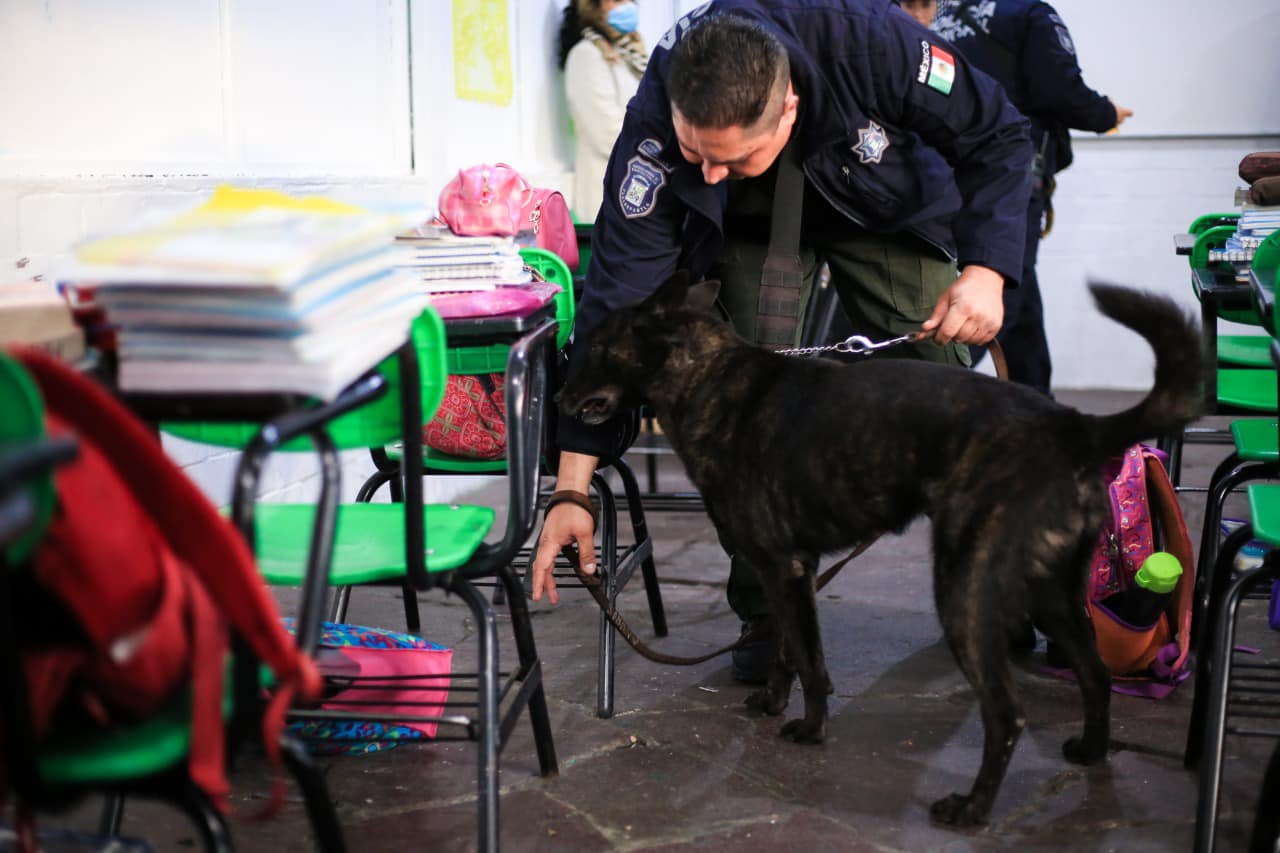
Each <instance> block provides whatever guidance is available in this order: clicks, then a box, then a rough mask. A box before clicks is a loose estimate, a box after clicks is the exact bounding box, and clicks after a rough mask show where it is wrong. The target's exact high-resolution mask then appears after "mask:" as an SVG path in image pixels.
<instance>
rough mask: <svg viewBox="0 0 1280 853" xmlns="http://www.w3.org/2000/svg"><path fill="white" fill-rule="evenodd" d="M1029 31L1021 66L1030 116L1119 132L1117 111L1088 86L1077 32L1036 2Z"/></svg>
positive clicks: (1081, 127) (1046, 4)
mask: <svg viewBox="0 0 1280 853" xmlns="http://www.w3.org/2000/svg"><path fill="white" fill-rule="evenodd" d="M1026 27H1027V30H1026V36H1025V38H1024V39H1023V42H1022V45H1023V48H1022V51H1021V53H1020V57H1019V64H1020V65H1021V73H1022V79H1023V81H1024V82H1025V86H1026V98H1027V104H1026V107H1027V112H1028V113H1030V114H1031V115H1044V116H1047V117H1049V118H1052V119H1054V120H1056V121H1058V122H1061V123H1062V124H1065V125H1066V126H1067V127H1074V128H1076V129H1077V130H1092V131H1094V132H1096V133H1105V132H1106V131H1108V130H1110V129H1111V128H1113V127H1115V126H1116V109H1115V106H1114V105H1113V104H1112V103H1111V101H1110V100H1109V99H1108V98H1107V97H1106V96H1104V95H1100V94H1098V93H1097V92H1095V91H1094V90H1093V89H1090V88H1089V87H1088V86H1087V85H1085V82H1084V77H1083V76H1082V75H1081V72H1080V63H1079V60H1078V59H1077V58H1076V50H1075V44H1074V42H1072V40H1071V33H1070V32H1068V30H1067V27H1066V24H1064V23H1063V22H1062V18H1061V17H1059V15H1058V13H1057V12H1056V11H1054V9H1053V7H1052V6H1050V5H1049V4H1048V3H1036V4H1035V5H1034V6H1033V7H1032V8H1031V9H1030V10H1029V11H1028V13H1027V18H1026Z"/></svg>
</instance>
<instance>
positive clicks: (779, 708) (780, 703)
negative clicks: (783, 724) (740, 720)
mask: <svg viewBox="0 0 1280 853" xmlns="http://www.w3.org/2000/svg"><path fill="white" fill-rule="evenodd" d="M788 698H789V697H788V694H787V692H783V691H781V690H777V689H775V688H773V687H761V688H760V689H759V690H755V691H752V693H751V694H750V695H749V696H747V702H746V705H747V710H749V711H758V712H759V713H761V714H768V715H769V716H770V717H776V716H778V715H779V714H781V713H782V712H783V711H785V710H786V709H787V699H788Z"/></svg>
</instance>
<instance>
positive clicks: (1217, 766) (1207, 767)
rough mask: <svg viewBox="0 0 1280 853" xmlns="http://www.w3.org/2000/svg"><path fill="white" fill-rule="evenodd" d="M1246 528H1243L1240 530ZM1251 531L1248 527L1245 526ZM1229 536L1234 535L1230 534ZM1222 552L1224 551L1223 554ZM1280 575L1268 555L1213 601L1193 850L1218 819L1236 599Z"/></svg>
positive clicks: (1279, 562) (1200, 852)
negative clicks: (1207, 683)
mask: <svg viewBox="0 0 1280 853" xmlns="http://www.w3.org/2000/svg"><path fill="white" fill-rule="evenodd" d="M1241 529H1246V528H1241ZM1247 529H1249V530H1250V531H1252V527H1248V528H1247ZM1232 535H1233V536H1234V535H1235V534H1232ZM1224 553H1225V551H1224ZM1278 573H1280V559H1278V558H1276V557H1273V556H1271V555H1268V557H1267V559H1266V560H1265V561H1264V562H1263V564H1262V566H1261V567H1259V568H1257V569H1254V570H1253V571H1250V572H1245V573H1243V574H1241V575H1240V576H1239V577H1237V578H1236V579H1235V580H1234V581H1232V583H1231V585H1230V586H1229V587H1228V588H1227V591H1226V594H1225V595H1224V596H1222V597H1221V598H1219V599H1216V600H1214V602H1213V608H1214V610H1216V611H1217V614H1218V615H1217V618H1216V619H1215V620H1214V625H1213V634H1212V643H1213V646H1212V648H1211V651H1210V654H1211V655H1212V656H1213V658H1214V661H1213V667H1212V672H1211V676H1212V682H1211V683H1210V685H1209V696H1208V702H1207V707H1206V718H1207V719H1206V725H1205V727H1204V745H1203V747H1202V748H1201V749H1202V751H1203V755H1202V756H1201V760H1200V790H1199V795H1198V798H1197V803H1196V833H1195V848H1194V849H1195V850H1196V851H1197V853H1207V852H1208V851H1210V850H1212V849H1213V835H1214V830H1215V829H1216V828H1217V820H1218V794H1219V792H1220V791H1221V788H1222V747H1223V742H1224V741H1225V739H1226V733H1227V692H1228V687H1229V686H1230V682H1231V650H1232V648H1233V647H1234V645H1235V636H1236V616H1237V614H1238V610H1239V607H1240V600H1241V599H1242V598H1244V594H1245V592H1247V591H1248V589H1249V588H1250V587H1251V586H1253V585H1254V584H1256V583H1259V582H1261V581H1263V580H1269V579H1272V578H1274V577H1275V576H1276V575H1277V574H1278Z"/></svg>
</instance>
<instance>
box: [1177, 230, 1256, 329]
mask: <svg viewBox="0 0 1280 853" xmlns="http://www.w3.org/2000/svg"><path fill="white" fill-rule="evenodd" d="M1212 215H1216V214H1211V216H1212ZM1201 219H1205V217H1201V218H1200V219H1197V220H1196V223H1199V222H1200V221H1201ZM1208 221H1209V220H1205V222H1206V223H1207V222H1208ZM1196 223H1192V226H1193V227H1194V226H1195V225H1196ZM1235 233H1236V226H1235V225H1212V226H1210V227H1206V228H1203V229H1202V230H1201V231H1200V232H1199V233H1198V234H1197V235H1196V242H1195V245H1194V246H1192V248H1191V255H1190V257H1188V259H1187V262H1188V263H1189V264H1190V266H1191V269H1192V270H1206V269H1209V268H1210V267H1211V266H1213V265H1212V264H1211V263H1210V262H1209V252H1210V251H1212V250H1214V249H1221V248H1222V247H1223V246H1224V245H1225V244H1226V242H1227V239H1228V238H1229V237H1231V236H1232V235H1233V234H1235ZM1191 285H1192V287H1193V288H1194V289H1195V292H1196V299H1199V298H1200V287H1199V280H1198V279H1197V278H1196V276H1194V275H1193V276H1192V277H1191ZM1218 316H1219V317H1220V318H1222V319H1223V320H1228V321H1230V322H1232V323H1243V324H1245V325H1248V326H1260V325H1262V319H1261V318H1260V317H1258V314H1257V312H1256V311H1254V310H1253V309H1252V308H1242V309H1222V308H1219V309H1218Z"/></svg>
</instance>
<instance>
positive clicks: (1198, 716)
mask: <svg viewBox="0 0 1280 853" xmlns="http://www.w3.org/2000/svg"><path fill="white" fill-rule="evenodd" d="M1252 536H1253V525H1251V524H1245V525H1242V526H1241V527H1239V528H1237V529H1236V530H1234V531H1232V533H1231V535H1230V536H1228V537H1227V538H1226V540H1225V541H1224V542H1223V543H1222V548H1221V550H1220V551H1219V552H1218V562H1217V565H1215V566H1214V567H1213V569H1212V571H1210V572H1207V573H1206V574H1209V575H1210V578H1211V580H1210V582H1209V587H1208V599H1207V600H1208V601H1209V602H1210V605H1209V606H1207V607H1206V608H1205V611H1204V613H1203V614H1202V616H1203V620H1204V622H1205V624H1204V626H1203V628H1202V629H1201V630H1202V633H1201V637H1203V638H1206V639H1205V645H1206V648H1205V649H1203V650H1202V652H1201V653H1200V654H1198V655H1196V678H1195V692H1194V694H1193V698H1192V701H1191V719H1190V721H1189V722H1188V724H1187V746H1186V750H1185V751H1184V752H1183V755H1182V765H1183V766H1184V767H1186V768H1187V769H1188V770H1194V769H1195V768H1196V767H1197V766H1198V765H1199V763H1200V756H1201V749H1202V748H1203V746H1204V740H1203V733H1204V725H1205V717H1206V715H1207V714H1208V708H1209V698H1210V697H1209V687H1210V684H1211V683H1212V679H1213V671H1214V669H1215V666H1216V664H1215V661H1214V659H1213V649H1212V646H1211V645H1210V644H1212V642H1213V637H1214V633H1215V629H1216V624H1217V622H1218V619H1219V616H1220V613H1221V609H1220V607H1219V604H1218V602H1221V601H1222V598H1223V596H1224V595H1225V594H1226V590H1227V586H1228V585H1229V584H1230V583H1231V575H1232V569H1233V566H1234V564H1235V559H1236V554H1238V553H1240V549H1241V548H1243V547H1244V545H1245V543H1246V542H1248V541H1249V539H1250V538H1251V537H1252ZM1192 618H1194V617H1192Z"/></svg>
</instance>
